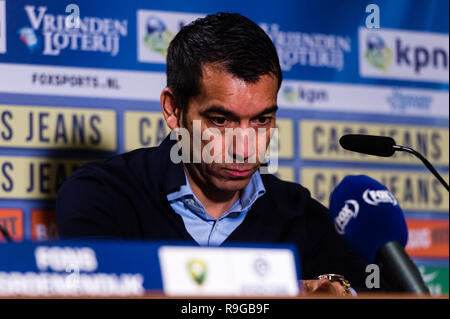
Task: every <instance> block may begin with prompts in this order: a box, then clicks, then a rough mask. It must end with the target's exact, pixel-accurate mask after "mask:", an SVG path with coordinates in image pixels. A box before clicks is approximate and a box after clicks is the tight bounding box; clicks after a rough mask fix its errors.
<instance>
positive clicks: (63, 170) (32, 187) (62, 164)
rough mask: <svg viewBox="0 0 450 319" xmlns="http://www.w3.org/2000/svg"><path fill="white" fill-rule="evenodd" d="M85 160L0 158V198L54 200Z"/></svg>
mask: <svg viewBox="0 0 450 319" xmlns="http://www.w3.org/2000/svg"><path fill="white" fill-rule="evenodd" d="M85 162H86V161H85V160H66V159H56V158H38V157H16V156H0V198H23V199H55V198H56V196H57V192H58V189H59V187H60V186H61V185H62V183H63V182H64V181H65V180H66V179H67V178H68V177H69V176H70V175H71V174H72V172H73V171H75V169H76V168H77V167H79V166H80V165H81V164H83V163H85Z"/></svg>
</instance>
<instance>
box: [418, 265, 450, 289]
mask: <svg viewBox="0 0 450 319" xmlns="http://www.w3.org/2000/svg"><path fill="white" fill-rule="evenodd" d="M418 268H419V271H420V274H421V275H422V278H423V281H424V282H425V284H426V285H427V286H428V288H429V289H430V293H431V294H432V295H433V296H441V295H444V294H446V295H448V292H449V291H448V290H449V288H448V283H449V275H448V273H449V269H448V267H429V266H418Z"/></svg>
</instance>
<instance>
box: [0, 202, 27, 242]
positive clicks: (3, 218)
mask: <svg viewBox="0 0 450 319" xmlns="http://www.w3.org/2000/svg"><path fill="white" fill-rule="evenodd" d="M0 226H2V227H3V229H6V231H7V232H8V234H9V236H11V239H12V240H14V241H22V239H23V214H22V210H21V209H16V208H0ZM4 241H5V238H3V235H2V234H1V233H0V243H1V242H4Z"/></svg>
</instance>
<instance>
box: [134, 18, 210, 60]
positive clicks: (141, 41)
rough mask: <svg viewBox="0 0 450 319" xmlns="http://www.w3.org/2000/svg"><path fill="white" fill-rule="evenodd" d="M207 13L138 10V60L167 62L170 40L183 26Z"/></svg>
mask: <svg viewBox="0 0 450 319" xmlns="http://www.w3.org/2000/svg"><path fill="white" fill-rule="evenodd" d="M204 16H205V15H203V14H198V13H181V12H168V11H156V10H138V11H137V40H136V42H137V44H138V48H137V52H138V57H137V59H138V61H139V62H147V63H163V64H165V63H166V55H167V48H168V47H169V43H170V41H172V39H173V38H174V37H175V35H176V34H177V33H178V31H180V30H181V28H182V27H183V26H185V25H187V24H189V23H190V22H192V21H194V20H195V19H197V18H202V17H204Z"/></svg>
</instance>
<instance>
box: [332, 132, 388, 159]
mask: <svg viewBox="0 0 450 319" xmlns="http://www.w3.org/2000/svg"><path fill="white" fill-rule="evenodd" d="M339 144H340V145H341V146H342V147H343V148H345V149H346V150H349V151H353V152H358V153H363V154H369V155H375V156H382V157H390V156H392V155H393V154H394V153H395V149H394V148H393V146H394V145H395V140H394V139H393V138H392V137H389V136H376V135H362V134H347V135H344V136H342V137H341V138H340V139H339Z"/></svg>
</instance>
